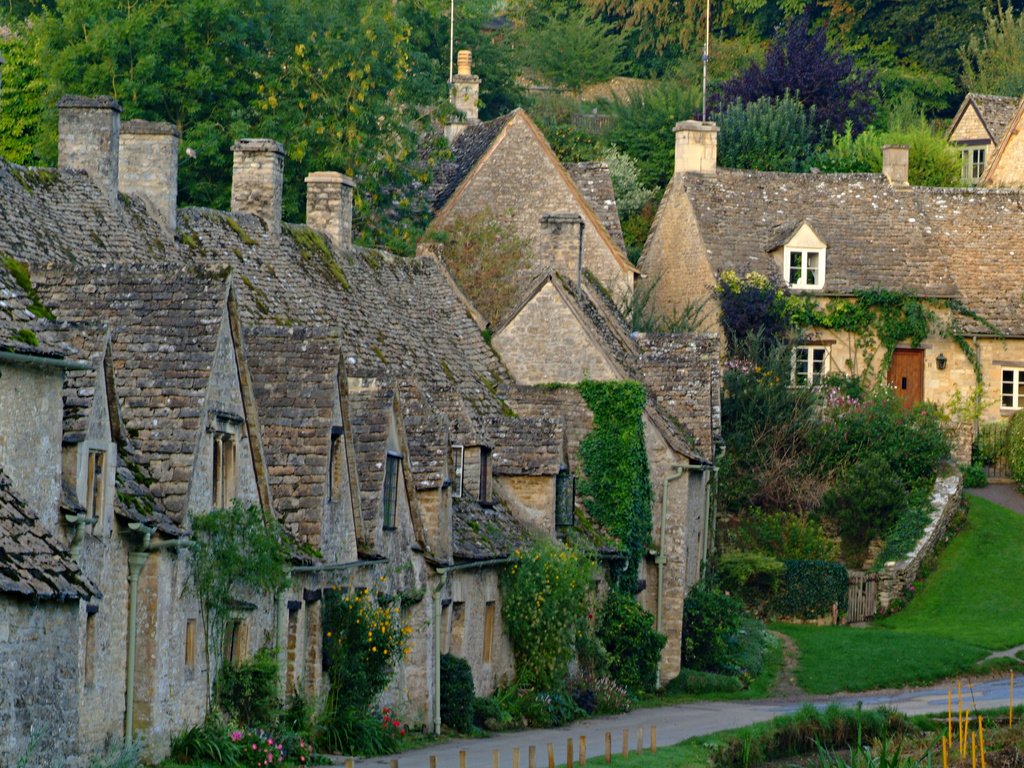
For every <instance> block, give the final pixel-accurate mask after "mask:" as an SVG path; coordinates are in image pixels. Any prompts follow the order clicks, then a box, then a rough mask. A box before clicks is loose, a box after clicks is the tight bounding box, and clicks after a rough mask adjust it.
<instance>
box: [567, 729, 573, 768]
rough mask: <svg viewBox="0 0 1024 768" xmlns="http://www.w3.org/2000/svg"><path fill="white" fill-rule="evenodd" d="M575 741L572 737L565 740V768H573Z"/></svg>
mask: <svg viewBox="0 0 1024 768" xmlns="http://www.w3.org/2000/svg"><path fill="white" fill-rule="evenodd" d="M572 748H573V740H572V736H570V737H569V738H568V739H566V740H565V768H573V762H574V761H573V759H572Z"/></svg>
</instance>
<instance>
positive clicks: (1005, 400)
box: [999, 367, 1024, 411]
mask: <svg viewBox="0 0 1024 768" xmlns="http://www.w3.org/2000/svg"><path fill="white" fill-rule="evenodd" d="M1007 374H1009V376H1007ZM1007 385H1009V391H1007ZM999 404H1000V406H1001V407H1002V408H1003V410H1008V411H1019V410H1020V409H1021V408H1024V368H1009V367H1007V368H1003V372H1002V375H1001V376H1000V388H999Z"/></svg>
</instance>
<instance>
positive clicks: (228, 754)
mask: <svg viewBox="0 0 1024 768" xmlns="http://www.w3.org/2000/svg"><path fill="white" fill-rule="evenodd" d="M231 734H232V731H231V729H230V728H229V727H228V725H227V723H225V722H224V721H223V720H222V719H221V718H220V717H219V716H218V715H217V714H216V713H211V714H209V715H208V716H207V717H206V719H205V720H204V721H203V722H201V723H199V724H198V725H194V726H192V727H191V728H188V729H187V730H185V731H182V732H181V733H179V734H178V735H177V736H175V737H174V738H173V739H172V740H171V757H172V758H174V759H175V760H176V761H177V762H179V763H204V762H208V763H214V764H215V765H226V766H237V765H240V762H239V761H240V759H241V755H240V754H239V753H240V752H241V747H240V746H239V745H238V741H237V740H232V738H231Z"/></svg>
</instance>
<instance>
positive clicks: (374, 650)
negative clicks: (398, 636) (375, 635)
mask: <svg viewBox="0 0 1024 768" xmlns="http://www.w3.org/2000/svg"><path fill="white" fill-rule="evenodd" d="M370 650H371V651H373V652H374V653H376V652H377V646H376V645H375V646H373V647H372V648H371V649H370Z"/></svg>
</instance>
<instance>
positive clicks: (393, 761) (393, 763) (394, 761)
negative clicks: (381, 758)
mask: <svg viewBox="0 0 1024 768" xmlns="http://www.w3.org/2000/svg"><path fill="white" fill-rule="evenodd" d="M391 768H398V760H397V758H394V757H393V758H391Z"/></svg>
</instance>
